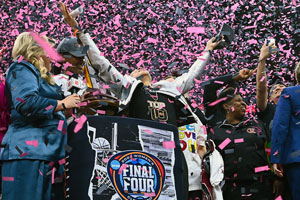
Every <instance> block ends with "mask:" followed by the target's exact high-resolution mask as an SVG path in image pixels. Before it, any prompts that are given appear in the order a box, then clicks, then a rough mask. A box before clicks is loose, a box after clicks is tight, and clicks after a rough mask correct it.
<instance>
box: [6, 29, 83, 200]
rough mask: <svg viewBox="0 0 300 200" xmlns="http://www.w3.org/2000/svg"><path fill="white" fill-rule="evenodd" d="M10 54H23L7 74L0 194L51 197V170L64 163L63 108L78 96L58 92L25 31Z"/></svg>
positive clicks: (39, 51) (53, 173)
mask: <svg viewBox="0 0 300 200" xmlns="http://www.w3.org/2000/svg"><path fill="white" fill-rule="evenodd" d="M44 39H45V40H46V41H47V38H46V37H44ZM12 56H13V58H14V59H15V60H17V59H18V60H21V58H23V60H22V61H21V62H14V63H13V64H12V65H11V66H10V68H9V69H8V72H7V77H6V87H7V90H8V101H9V104H10V110H11V124H10V126H9V128H8V131H7V133H6V135H5V136H4V138H3V141H2V148H1V157H0V158H1V160H2V161H3V167H2V198H3V199H6V200H16V199H22V200H27V199H28V200H32V199H34V200H50V199H51V190H52V183H53V180H54V178H55V177H56V176H57V174H56V172H57V171H59V168H61V167H63V166H62V165H59V164H58V162H59V161H60V162H59V163H60V164H63V160H62V159H63V158H64V156H65V152H64V149H63V148H64V145H65V144H66V139H67V138H66V129H67V123H66V118H65V116H64V113H63V112H62V111H63V110H64V109H66V108H74V107H78V106H77V103H78V102H79V100H80V98H79V96H77V95H72V96H69V97H67V98H64V97H63V96H62V95H61V94H59V93H58V92H57V91H58V90H59V87H58V86H57V85H54V82H53V80H52V77H51V74H50V70H51V67H50V59H49V58H48V57H47V56H46V53H45V52H44V50H43V49H42V48H41V47H40V46H39V45H38V44H37V43H36V42H35V41H34V39H33V38H32V37H31V35H30V33H28V32H24V33H22V34H20V35H19V36H18V37H17V39H16V41H15V43H14V47H13V51H12ZM63 98H64V99H63ZM56 199H60V198H57V197H56Z"/></svg>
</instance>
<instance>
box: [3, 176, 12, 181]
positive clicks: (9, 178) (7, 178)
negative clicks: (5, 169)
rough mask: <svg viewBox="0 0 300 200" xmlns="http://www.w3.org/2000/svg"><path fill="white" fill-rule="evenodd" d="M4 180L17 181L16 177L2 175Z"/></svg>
mask: <svg viewBox="0 0 300 200" xmlns="http://www.w3.org/2000/svg"><path fill="white" fill-rule="evenodd" d="M2 181H15V178H14V177H9V176H2Z"/></svg>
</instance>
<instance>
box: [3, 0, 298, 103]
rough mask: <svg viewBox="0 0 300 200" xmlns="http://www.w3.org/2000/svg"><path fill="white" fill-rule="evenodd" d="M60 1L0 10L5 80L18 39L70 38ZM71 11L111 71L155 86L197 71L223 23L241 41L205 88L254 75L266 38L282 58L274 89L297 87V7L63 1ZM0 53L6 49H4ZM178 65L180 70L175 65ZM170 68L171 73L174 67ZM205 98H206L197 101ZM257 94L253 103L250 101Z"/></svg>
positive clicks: (272, 66) (275, 60)
mask: <svg viewBox="0 0 300 200" xmlns="http://www.w3.org/2000/svg"><path fill="white" fill-rule="evenodd" d="M58 2H59V1H58V0H51V1H43V0H15V1H5V4H1V6H0V27H1V28H0V44H1V46H2V47H4V46H7V47H9V48H8V50H6V51H4V52H3V61H2V62H1V63H0V65H1V70H0V73H3V71H5V70H6V69H7V68H8V66H9V64H10V63H11V61H12V59H11V50H12V47H13V43H14V40H15V38H16V36H17V35H18V34H19V33H21V32H23V31H26V30H33V31H35V32H37V33H40V35H47V36H50V37H52V38H55V39H56V40H57V41H61V40H62V39H63V38H64V37H66V36H71V35H72V32H71V29H70V27H68V26H67V25H66V24H64V23H63V22H62V20H61V18H62V17H61V12H60V9H59V6H58ZM64 3H65V4H66V5H67V6H69V8H75V7H78V6H80V5H81V6H83V7H84V11H83V13H82V14H81V15H80V16H79V17H78V18H77V19H78V22H79V27H80V28H81V29H82V30H86V31H87V32H89V33H90V35H91V37H92V38H93V39H94V41H95V42H96V44H97V46H98V47H99V49H100V51H101V55H104V56H105V57H107V58H108V59H109V60H110V62H111V63H112V65H114V66H115V67H117V68H119V69H120V70H121V69H123V68H122V67H121V66H119V65H118V63H120V64H122V65H123V66H126V67H127V68H128V69H129V70H133V69H134V68H135V67H136V66H141V67H144V68H146V69H148V70H149V71H150V72H151V75H152V77H153V79H154V81H158V80H160V79H162V78H164V77H166V76H167V75H168V74H170V73H171V70H175V71H181V70H186V69H187V68H188V67H190V66H192V64H193V63H194V62H195V60H196V58H197V56H199V55H200V54H201V52H202V51H203V50H204V48H205V43H206V42H207V40H208V38H210V37H212V36H214V35H216V34H217V33H218V31H219V29H220V28H221V26H222V24H223V23H227V24H229V25H230V26H231V27H232V28H233V29H234V33H235V38H234V40H233V42H232V44H231V46H230V47H228V48H227V49H225V50H218V51H214V53H213V56H212V58H211V59H210V62H209V65H207V66H206V68H205V71H204V74H203V76H201V77H197V78H198V79H200V80H201V81H206V80H209V79H211V78H214V77H217V76H220V75H225V74H228V73H235V72H237V71H238V70H239V69H241V68H243V67H247V68H249V69H254V68H255V67H256V66H257V63H258V57H259V52H260V47H261V45H262V44H263V42H264V40H265V38H275V40H276V44H277V46H278V48H279V49H280V51H279V52H278V53H276V54H274V55H273V56H272V58H270V59H269V60H268V61H267V65H268V67H267V69H268V70H269V71H268V72H267V78H268V81H269V85H270V84H272V83H274V82H275V81H276V80H277V79H280V80H281V81H282V82H284V83H293V81H294V75H293V69H294V67H295V65H296V62H298V61H299V52H300V31H299V28H300V24H299V23H296V19H298V18H299V14H300V13H299V12H300V11H299V8H300V2H299V0H292V1H288V0H282V1H263V0H258V1H255V0H250V1H237V0H233V1H221V0H191V1H182V0H175V1H173V0H166V1H155V0H128V1H121V0H108V1H94V0H91V1H86V0H65V1H64ZM0 48H1V47H0ZM172 63H176V64H175V65H173V66H172V65H171V64H172ZM169 66H171V67H169ZM242 87H244V88H247V89H246V90H245V93H244V94H242V95H243V97H244V98H246V100H247V101H252V102H253V101H254V99H255V95H254V92H255V77H254V76H253V77H251V78H250V79H249V80H248V81H245V82H243V83H242ZM202 92H203V91H202V89H201V87H200V83H198V82H197V83H196V86H195V87H194V88H193V92H192V99H194V100H195V101H196V102H197V103H202V101H203V99H202V95H201V94H202ZM199 93H200V95H199ZM249 94H252V95H249Z"/></svg>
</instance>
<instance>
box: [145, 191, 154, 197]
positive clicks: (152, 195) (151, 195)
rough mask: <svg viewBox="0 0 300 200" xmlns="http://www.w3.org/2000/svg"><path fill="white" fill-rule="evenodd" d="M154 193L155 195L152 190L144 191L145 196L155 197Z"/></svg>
mask: <svg viewBox="0 0 300 200" xmlns="http://www.w3.org/2000/svg"><path fill="white" fill-rule="evenodd" d="M155 195H156V194H155V192H152V193H147V192H145V193H144V196H145V197H155Z"/></svg>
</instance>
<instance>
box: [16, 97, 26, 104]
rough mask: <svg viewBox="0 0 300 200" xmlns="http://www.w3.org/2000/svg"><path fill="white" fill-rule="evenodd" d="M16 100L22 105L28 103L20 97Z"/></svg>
mask: <svg viewBox="0 0 300 200" xmlns="http://www.w3.org/2000/svg"><path fill="white" fill-rule="evenodd" d="M16 100H17V101H20V102H22V103H26V101H25V100H23V99H21V98H19V97H18V98H16Z"/></svg>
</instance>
